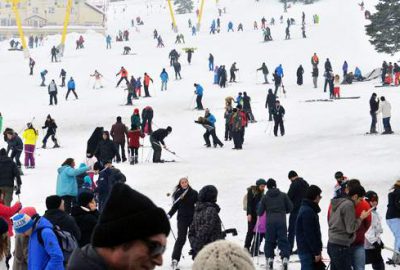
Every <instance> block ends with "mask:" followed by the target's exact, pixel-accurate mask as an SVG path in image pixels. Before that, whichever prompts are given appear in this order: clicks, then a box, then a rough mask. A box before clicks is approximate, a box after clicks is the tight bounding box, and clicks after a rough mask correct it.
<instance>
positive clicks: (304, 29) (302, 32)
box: [301, 24, 307, 38]
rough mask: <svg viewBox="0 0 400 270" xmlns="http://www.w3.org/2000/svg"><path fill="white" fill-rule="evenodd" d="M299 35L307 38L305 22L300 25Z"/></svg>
mask: <svg viewBox="0 0 400 270" xmlns="http://www.w3.org/2000/svg"><path fill="white" fill-rule="evenodd" d="M301 35H302V37H303V38H307V36H306V25H305V24H303V25H302V26H301Z"/></svg>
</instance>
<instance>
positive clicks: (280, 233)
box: [257, 178, 293, 270]
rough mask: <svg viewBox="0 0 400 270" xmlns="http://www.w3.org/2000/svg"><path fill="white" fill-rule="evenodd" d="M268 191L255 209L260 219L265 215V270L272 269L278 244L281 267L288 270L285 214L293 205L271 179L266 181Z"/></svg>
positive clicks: (288, 248) (288, 254)
mask: <svg viewBox="0 0 400 270" xmlns="http://www.w3.org/2000/svg"><path fill="white" fill-rule="evenodd" d="M267 188H268V191H267V193H266V194H265V196H264V197H263V198H262V199H261V202H260V205H259V207H258V209H257V215H258V217H259V218H260V216H262V214H263V213H264V212H266V214H267V222H266V231H267V233H266V234H265V257H266V259H267V267H268V268H267V269H271V270H272V269H273V264H274V257H275V254H274V250H275V247H276V245H277V244H278V247H279V250H280V256H281V258H282V266H283V269H284V270H287V269H288V263H289V256H290V244H289V241H288V238H287V234H286V231H287V227H286V214H289V213H290V212H291V211H292V209H293V204H292V202H291V201H290V199H289V197H288V196H287V195H286V194H285V193H283V192H281V191H280V190H279V189H278V188H277V187H276V181H275V180H274V179H272V178H270V179H268V181H267Z"/></svg>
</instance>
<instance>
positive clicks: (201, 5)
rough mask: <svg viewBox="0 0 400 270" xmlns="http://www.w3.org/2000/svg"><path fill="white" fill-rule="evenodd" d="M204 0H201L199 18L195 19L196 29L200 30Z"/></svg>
mask: <svg viewBox="0 0 400 270" xmlns="http://www.w3.org/2000/svg"><path fill="white" fill-rule="evenodd" d="M203 9H204V0H201V4H200V12H199V18H198V21H197V31H200V24H201V18H202V17H203Z"/></svg>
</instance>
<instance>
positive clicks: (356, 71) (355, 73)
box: [354, 67, 362, 78]
mask: <svg viewBox="0 0 400 270" xmlns="http://www.w3.org/2000/svg"><path fill="white" fill-rule="evenodd" d="M361 76H362V75H361V70H360V69H359V68H358V67H357V68H356V69H355V70H354V77H356V78H357V77H361Z"/></svg>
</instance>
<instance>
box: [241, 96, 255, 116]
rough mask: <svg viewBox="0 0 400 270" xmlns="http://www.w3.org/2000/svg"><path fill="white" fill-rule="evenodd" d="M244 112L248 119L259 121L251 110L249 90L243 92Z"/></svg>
mask: <svg viewBox="0 0 400 270" xmlns="http://www.w3.org/2000/svg"><path fill="white" fill-rule="evenodd" d="M242 102H243V105H242V106H243V112H244V113H245V114H246V117H247V119H248V120H249V121H250V123H255V122H257V121H256V119H255V118H254V115H253V112H252V110H251V98H250V97H249V96H248V95H247V92H246V91H245V92H243V99H242Z"/></svg>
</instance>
